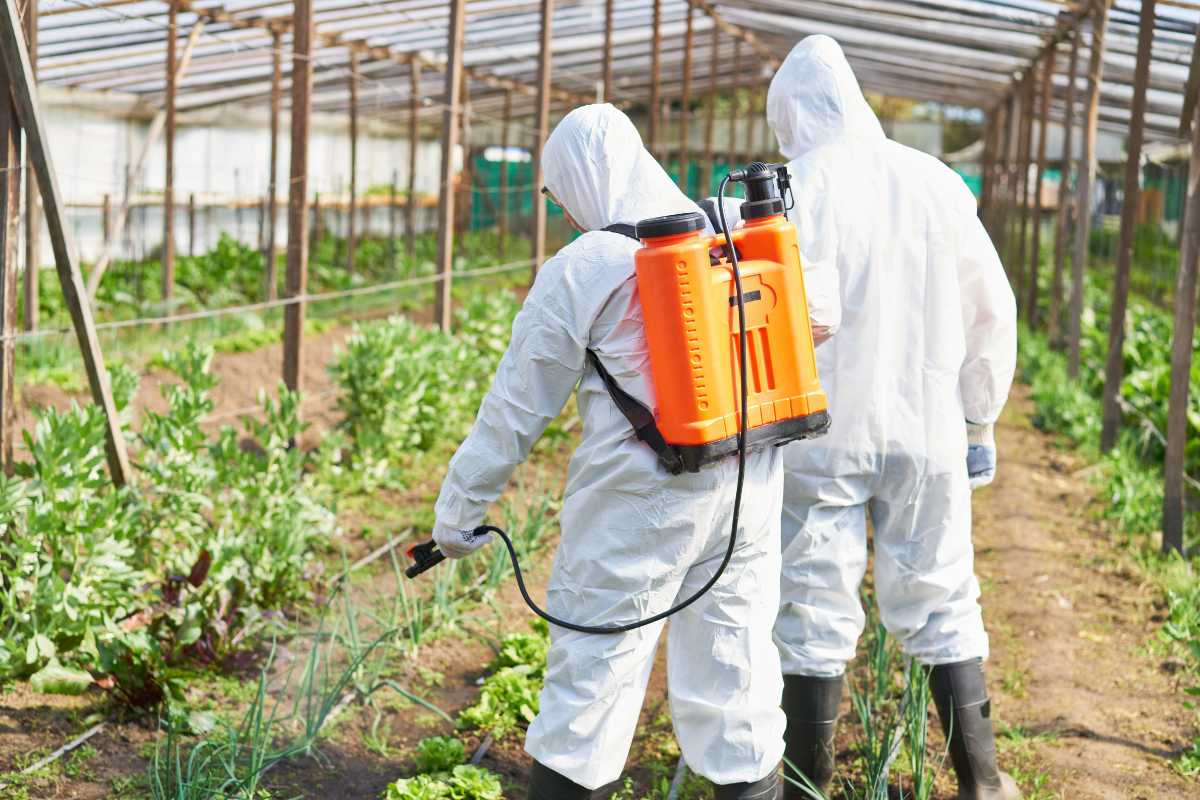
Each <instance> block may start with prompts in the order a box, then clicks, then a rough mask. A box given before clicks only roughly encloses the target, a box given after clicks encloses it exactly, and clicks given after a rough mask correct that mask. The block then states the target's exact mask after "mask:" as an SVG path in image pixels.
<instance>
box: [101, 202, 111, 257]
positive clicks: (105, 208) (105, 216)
mask: <svg viewBox="0 0 1200 800" xmlns="http://www.w3.org/2000/svg"><path fill="white" fill-rule="evenodd" d="M100 227H101V228H102V229H103V232H104V244H106V245H107V244H110V243H111V241H112V233H113V232H112V197H111V196H110V195H107V194H106V195H104V199H103V200H101V201H100Z"/></svg>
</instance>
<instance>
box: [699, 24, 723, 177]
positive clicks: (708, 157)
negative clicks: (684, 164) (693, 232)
mask: <svg viewBox="0 0 1200 800" xmlns="http://www.w3.org/2000/svg"><path fill="white" fill-rule="evenodd" d="M720 47H721V29H720V28H719V27H717V26H716V25H713V27H712V50H711V52H710V53H709V56H708V107H707V108H706V109H705V117H704V172H703V173H702V176H703V183H702V184H701V185H700V194H705V195H706V194H708V193H709V192H711V191H712V189H713V159H714V157H715V155H716V154H715V152H714V149H713V139H714V137H715V135H716V130H717V68H718V63H717V61H718V59H717V55H718V53H719V52H720Z"/></svg>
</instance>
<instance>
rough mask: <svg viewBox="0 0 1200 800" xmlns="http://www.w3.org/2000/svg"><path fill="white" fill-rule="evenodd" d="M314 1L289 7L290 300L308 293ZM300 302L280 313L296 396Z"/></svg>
mask: <svg viewBox="0 0 1200 800" xmlns="http://www.w3.org/2000/svg"><path fill="white" fill-rule="evenodd" d="M312 39H313V18H312V0H293V2H292V109H291V118H292V143H291V146H292V157H291V169H290V173H289V180H288V239H287V277H286V279H285V285H284V291H285V292H286V294H287V297H288V298H299V297H303V296H304V294H305V292H307V291H308V247H307V245H308V230H307V228H308V126H309V117H310V116H311V114H312V60H311V58H310V56H311V55H312ZM303 336H304V302H303V301H300V302H294V303H291V304H290V305H288V306H287V307H285V308H284V312H283V381H284V383H285V384H286V385H287V387H288V388H289V389H291V390H292V391H297V392H298V391H300V387H301V382H302V380H303V373H302V371H301V368H302V366H303V363H304V362H303V347H304V339H303Z"/></svg>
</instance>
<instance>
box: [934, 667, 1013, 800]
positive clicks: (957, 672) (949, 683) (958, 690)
mask: <svg viewBox="0 0 1200 800" xmlns="http://www.w3.org/2000/svg"><path fill="white" fill-rule="evenodd" d="M929 689H930V693H931V694H932V695H933V702H934V704H935V705H936V706H937V710H938V717H939V718H940V719H941V722H942V731H943V732H944V733H945V734H946V740H947V742H948V743H949V746H950V763H951V764H953V765H954V774H955V775H957V776H958V798H959V800H1020V797H1021V791H1020V789H1018V788H1017V784H1016V782H1015V781H1014V780H1013V779H1012V778H1011V777H1009V776H1008V775H1006V774H1005V773H1003V772H1001V771H1000V769H999V767H997V766H996V735H995V732H994V731H993V730H992V719H991V703H990V702H989V701H988V696H987V684H986V683H985V682H984V679H983V661H981V660H980V659H978V658H974V659H971V660H970V661H959V662H957V663H955V664H940V665H938V666H936V667H933V668H932V669H931V670H930V671H929Z"/></svg>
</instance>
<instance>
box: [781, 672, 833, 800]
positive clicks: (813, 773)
mask: <svg viewBox="0 0 1200 800" xmlns="http://www.w3.org/2000/svg"><path fill="white" fill-rule="evenodd" d="M844 682H845V681H844V677H843V676H842V675H838V676H836V677H833V678H818V677H811V676H808V675H784V676H783V713H784V714H786V715H787V732H786V733H785V734H784V735H783V739H784V742H785V744H786V748H787V749H786V750H784V758H786V759H787V760H788V762H789V763H790V764H791V767H789V766H788V765H787V764H784V767H783V769H784V774H785V775H787V776H788V777H790V778H792V779H793V780H799V777H798V776H796V775H794V774H792V767H795V768H796V769H797V770H799V771H800V773H801V774H803V775H804V776H805V777H807V778H808V780H809V781H811V782H812V784H813V785H814V786H816V787H817V788H818V789H820V790H821V791H822V792H824V791H825V790H826V789H827V788H828V787H829V784H830V782H832V781H833V762H834V750H833V747H834V745H833V734H834V731H835V730H836V729H837V718H838V707H839V706H841V704H842V685H843V683H844ZM801 783H803V781H801ZM783 792H784V794H783V796H784V797H785V798H786V800H809V798H810V797H812V795H811V794H809V793H808V792H806V791H805V790H804V789H802V788H800V787H799V786H795V785H793V784H792V783H789V782H785V783H784V787H783Z"/></svg>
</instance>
